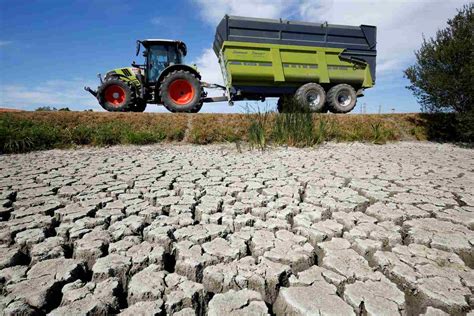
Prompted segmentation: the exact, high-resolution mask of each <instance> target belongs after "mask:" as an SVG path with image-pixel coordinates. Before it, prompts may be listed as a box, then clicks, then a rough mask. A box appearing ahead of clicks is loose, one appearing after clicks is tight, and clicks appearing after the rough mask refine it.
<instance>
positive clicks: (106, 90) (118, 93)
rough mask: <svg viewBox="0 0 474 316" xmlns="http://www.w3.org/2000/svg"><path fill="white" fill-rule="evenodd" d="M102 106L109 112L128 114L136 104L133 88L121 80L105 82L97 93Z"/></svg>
mask: <svg viewBox="0 0 474 316" xmlns="http://www.w3.org/2000/svg"><path fill="white" fill-rule="evenodd" d="M97 100H98V101H99V104H100V106H102V108H103V109H104V110H106V111H109V112H128V111H130V110H131V109H132V108H133V107H134V104H135V93H134V92H133V90H132V88H131V87H130V86H129V85H128V84H127V83H126V82H124V81H122V80H120V79H110V80H107V81H105V82H104V83H103V84H102V85H101V86H100V87H99V89H98V91H97Z"/></svg>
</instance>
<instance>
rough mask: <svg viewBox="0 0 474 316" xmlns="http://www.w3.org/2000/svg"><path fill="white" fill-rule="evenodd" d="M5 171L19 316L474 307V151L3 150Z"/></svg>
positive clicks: (2, 220)
mask: <svg viewBox="0 0 474 316" xmlns="http://www.w3.org/2000/svg"><path fill="white" fill-rule="evenodd" d="M94 117H99V116H96V115H94ZM100 117H101V118H104V117H107V116H105V115H100ZM122 117H125V116H122ZM126 117H130V116H126ZM136 117H142V118H144V117H149V118H154V119H156V120H158V118H163V117H166V118H173V117H174V116H136ZM210 117H211V118H215V119H218V118H222V116H221V117H216V116H210ZM176 118H178V117H176ZM183 118H186V117H183ZM198 118H199V119H201V118H203V119H205V118H206V116H195V117H194V119H195V120H196V121H198V122H197V124H196V126H200V125H198V124H201V123H202V122H201V123H199V119H198ZM230 118H235V116H231V117H230ZM348 118H349V117H344V119H348ZM183 121H184V123H185V122H186V119H183ZM236 121H237V119H236ZM205 122H208V123H209V121H208V120H205ZM195 123H196V122H195ZM212 123H214V122H212ZM184 125H185V124H184ZM211 126H214V125H211ZM190 139H192V138H191V137H190ZM0 166H1V167H0V170H1V172H0V202H1V204H2V205H0V242H1V243H2V247H0V258H1V259H0V290H1V294H0V298H1V299H0V310H1V311H3V312H4V313H3V314H5V315H55V316H57V315H117V314H120V315H181V316H182V315H209V316H211V315H227V316H232V315H275V316H284V315H285V316H286V315H295V316H296V315H343V316H345V315H348V316H349V315H350V316H355V315H421V314H422V315H448V314H449V315H454V316H458V315H459V316H461V315H466V314H467V313H469V311H472V308H473V307H474V306H473V300H472V289H473V285H474V273H473V270H472V269H473V268H474V249H473V247H472V243H473V241H474V216H472V214H473V212H474V189H473V188H474V150H471V149H466V148H461V147H460V146H454V145H451V144H437V143H432V142H396V143H388V144H386V145H383V146H374V145H372V144H364V143H350V144H348V143H334V142H330V143H325V144H322V145H321V146H318V147H317V148H293V147H283V146H280V147H275V148H270V149H268V150H266V151H264V152H261V151H256V150H253V151H250V150H244V151H242V152H239V151H238V150H237V148H236V146H235V145H234V144H217V145H216V144H211V145H206V146H195V145H189V144H178V145H176V144H174V143H167V144H158V145H146V146H112V147H110V148H105V147H103V148H96V147H82V148H79V149H77V150H51V151H37V152H32V153H27V154H14V155H0ZM310 312H313V313H310ZM445 313H447V314H445ZM468 315H472V312H471V313H470V314H468Z"/></svg>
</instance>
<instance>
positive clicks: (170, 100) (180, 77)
mask: <svg viewBox="0 0 474 316" xmlns="http://www.w3.org/2000/svg"><path fill="white" fill-rule="evenodd" d="M159 93H160V98H161V101H162V102H163V105H164V106H165V107H166V108H167V109H168V110H169V111H170V112H187V113H197V112H199V110H200V109H201V107H202V100H201V95H202V87H201V82H200V81H199V78H197V77H196V76H195V75H194V74H192V73H190V72H189V71H185V70H177V71H173V72H171V73H169V74H168V75H167V76H166V77H165V79H163V81H162V82H161V85H160V91H159Z"/></svg>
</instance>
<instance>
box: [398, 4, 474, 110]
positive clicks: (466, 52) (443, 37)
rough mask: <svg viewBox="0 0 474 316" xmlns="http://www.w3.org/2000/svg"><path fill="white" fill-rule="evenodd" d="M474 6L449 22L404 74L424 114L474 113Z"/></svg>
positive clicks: (459, 13)
mask: <svg viewBox="0 0 474 316" xmlns="http://www.w3.org/2000/svg"><path fill="white" fill-rule="evenodd" d="M473 11H474V4H473V3H470V4H468V5H465V6H464V7H463V8H462V9H461V10H459V11H458V13H457V14H456V16H455V17H454V18H452V19H450V20H448V27H447V28H445V29H443V30H439V31H438V32H437V33H436V37H435V38H430V39H429V40H426V39H425V38H423V43H422V45H421V48H420V50H418V51H416V52H415V56H416V64H415V65H413V66H411V67H409V68H408V69H406V70H405V76H406V77H407V78H408V79H409V80H410V82H411V85H409V86H408V87H407V88H408V89H410V90H411V91H412V92H413V94H414V95H415V97H416V98H417V99H418V101H419V102H420V104H421V110H422V111H426V112H451V111H455V112H461V113H464V112H470V111H473V110H474V84H473V83H474V81H473V80H474V79H473V78H474V36H473V32H474V14H473Z"/></svg>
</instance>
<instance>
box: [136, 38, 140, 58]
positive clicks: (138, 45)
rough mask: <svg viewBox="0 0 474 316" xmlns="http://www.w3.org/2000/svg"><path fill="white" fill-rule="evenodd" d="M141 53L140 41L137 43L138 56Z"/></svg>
mask: <svg viewBox="0 0 474 316" xmlns="http://www.w3.org/2000/svg"><path fill="white" fill-rule="evenodd" d="M139 53H140V41H137V53H136V56H138V54H139Z"/></svg>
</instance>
